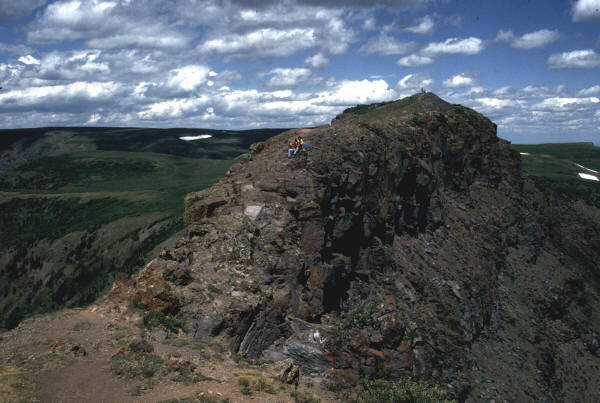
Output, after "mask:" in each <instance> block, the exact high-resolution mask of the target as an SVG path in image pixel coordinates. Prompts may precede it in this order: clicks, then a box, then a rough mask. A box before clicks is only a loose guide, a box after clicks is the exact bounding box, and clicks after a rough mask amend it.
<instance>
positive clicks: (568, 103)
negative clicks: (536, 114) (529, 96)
mask: <svg viewBox="0 0 600 403" xmlns="http://www.w3.org/2000/svg"><path fill="white" fill-rule="evenodd" d="M598 103H600V99H598V98H597V97H586V98H573V97H552V98H546V99H544V100H543V101H542V102H539V103H537V104H535V105H533V108H534V109H540V110H546V111H556V112H560V111H563V110H572V109H576V108H578V107H582V106H583V107H586V106H590V105H596V104H598Z"/></svg>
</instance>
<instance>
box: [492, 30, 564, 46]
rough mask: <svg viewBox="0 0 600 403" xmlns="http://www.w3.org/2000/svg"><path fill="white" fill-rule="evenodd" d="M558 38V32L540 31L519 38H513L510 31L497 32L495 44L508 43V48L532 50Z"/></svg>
mask: <svg viewBox="0 0 600 403" xmlns="http://www.w3.org/2000/svg"><path fill="white" fill-rule="evenodd" d="M559 38H560V32H558V30H552V31H551V30H549V29H540V30H539V31H535V32H529V33H526V34H523V35H521V36H515V35H514V34H513V33H512V31H504V30H500V31H498V34H497V35H496V41H497V42H509V43H510V46H512V47H513V48H516V49H534V48H541V47H543V46H546V45H548V44H550V43H552V42H555V41H557V40H558V39H559Z"/></svg>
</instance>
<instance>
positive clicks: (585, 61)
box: [546, 49, 600, 69]
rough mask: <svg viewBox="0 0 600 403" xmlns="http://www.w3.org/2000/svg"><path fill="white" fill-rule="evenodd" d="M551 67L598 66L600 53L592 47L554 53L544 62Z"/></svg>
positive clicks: (599, 64)
mask: <svg viewBox="0 0 600 403" xmlns="http://www.w3.org/2000/svg"><path fill="white" fill-rule="evenodd" d="M546 63H547V64H548V66H549V67H550V68H552V69H568V68H588V69H589V68H593V67H597V66H600V55H599V54H597V53H596V52H595V51H594V50H593V49H583V50H573V51H571V52H563V53H555V54H553V55H551V56H550V57H549V58H548V61H547V62H546Z"/></svg>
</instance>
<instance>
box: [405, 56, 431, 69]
mask: <svg viewBox="0 0 600 403" xmlns="http://www.w3.org/2000/svg"><path fill="white" fill-rule="evenodd" d="M433 62H434V59H433V58H431V57H427V56H419V55H409V56H404V57H403V58H401V59H399V60H398V61H397V62H396V64H398V66H400V67H417V66H424V65H426V64H431V63H433Z"/></svg>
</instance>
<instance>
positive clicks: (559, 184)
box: [513, 143, 600, 207]
mask: <svg viewBox="0 0 600 403" xmlns="http://www.w3.org/2000/svg"><path fill="white" fill-rule="evenodd" d="M513 147H514V148H515V149H516V150H517V151H519V152H521V153H529V154H530V155H522V156H521V161H522V166H523V170H524V171H525V172H526V173H527V174H529V175H530V176H532V177H533V178H534V179H535V180H536V181H537V182H538V183H539V184H541V185H543V186H544V187H547V188H550V189H553V190H555V191H556V193H557V194H558V195H559V196H561V197H564V198H569V199H573V200H576V199H581V200H584V201H585V202H587V203H588V204H591V205H595V206H598V207H600V183H599V182H595V181H590V180H583V179H580V178H579V176H578V175H577V174H578V173H579V172H582V173H588V174H593V173H592V172H589V171H586V170H584V169H582V168H579V167H577V166H576V165H575V164H580V165H583V166H585V167H586V168H590V169H593V170H596V171H600V147H595V146H594V145H593V144H591V143H563V144H538V145H529V144H527V145H523V144H515V145H513Z"/></svg>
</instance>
